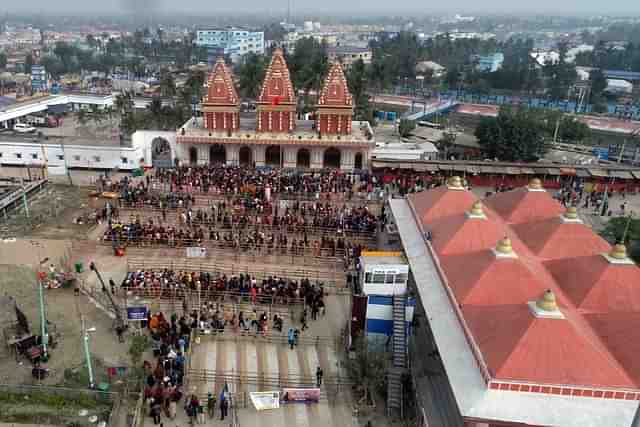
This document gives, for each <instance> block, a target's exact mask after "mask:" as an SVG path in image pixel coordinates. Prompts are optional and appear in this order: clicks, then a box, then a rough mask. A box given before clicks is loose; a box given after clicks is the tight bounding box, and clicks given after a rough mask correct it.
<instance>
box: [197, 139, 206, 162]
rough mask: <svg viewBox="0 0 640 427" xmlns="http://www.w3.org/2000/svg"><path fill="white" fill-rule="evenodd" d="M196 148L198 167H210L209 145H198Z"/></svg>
mask: <svg viewBox="0 0 640 427" xmlns="http://www.w3.org/2000/svg"><path fill="white" fill-rule="evenodd" d="M196 148H197V149H198V165H208V164H209V145H208V144H198V145H197V146H196Z"/></svg>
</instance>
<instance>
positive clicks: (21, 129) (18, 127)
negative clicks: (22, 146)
mask: <svg viewBox="0 0 640 427" xmlns="http://www.w3.org/2000/svg"><path fill="white" fill-rule="evenodd" d="M13 131H14V132H18V133H33V132H35V131H36V128H34V127H33V126H29V125H28V124H26V123H16V124H15V126H14V127H13Z"/></svg>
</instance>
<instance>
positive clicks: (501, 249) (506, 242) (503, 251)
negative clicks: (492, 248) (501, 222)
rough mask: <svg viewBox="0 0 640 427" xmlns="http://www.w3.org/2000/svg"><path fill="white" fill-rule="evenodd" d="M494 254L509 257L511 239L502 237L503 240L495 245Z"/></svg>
mask: <svg viewBox="0 0 640 427" xmlns="http://www.w3.org/2000/svg"><path fill="white" fill-rule="evenodd" d="M496 252H497V253H498V254H500V255H511V254H512V253H513V247H512V246H511V239H509V238H508V237H507V236H504V239H502V240H499V241H498V244H497V245H496Z"/></svg>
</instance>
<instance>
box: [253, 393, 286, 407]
mask: <svg viewBox="0 0 640 427" xmlns="http://www.w3.org/2000/svg"><path fill="white" fill-rule="evenodd" d="M249 397H250V398H251V403H253V406H254V407H255V408H256V410H258V411H264V410H265V409H278V408H279V407H280V393H279V392H277V391H258V392H251V393H249Z"/></svg>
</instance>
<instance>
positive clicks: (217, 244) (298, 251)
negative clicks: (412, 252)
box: [100, 236, 345, 258]
mask: <svg viewBox="0 0 640 427" xmlns="http://www.w3.org/2000/svg"><path fill="white" fill-rule="evenodd" d="M100 242H101V243H102V244H103V245H112V244H113V243H114V242H115V243H116V244H118V245H120V244H124V245H126V246H128V247H131V246H133V247H141V248H170V249H180V248H182V249H184V248H192V247H206V248H212V249H225V250H227V251H228V250H235V251H240V252H244V253H247V252H249V251H254V250H264V251H266V252H267V254H266V255H270V254H273V255H278V254H279V255H294V256H313V257H318V258H341V257H343V256H344V254H345V252H344V249H343V248H336V249H335V250H334V249H332V248H326V247H324V248H311V247H308V246H292V244H288V245H287V246H279V245H275V246H273V247H270V246H268V245H267V244H262V245H260V244H238V243H237V242H232V241H224V240H211V239H186V238H182V239H171V238H170V239H165V238H161V239H155V238H144V239H126V238H116V239H112V238H111V237H110V236H104V237H103V238H102V239H100Z"/></svg>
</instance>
